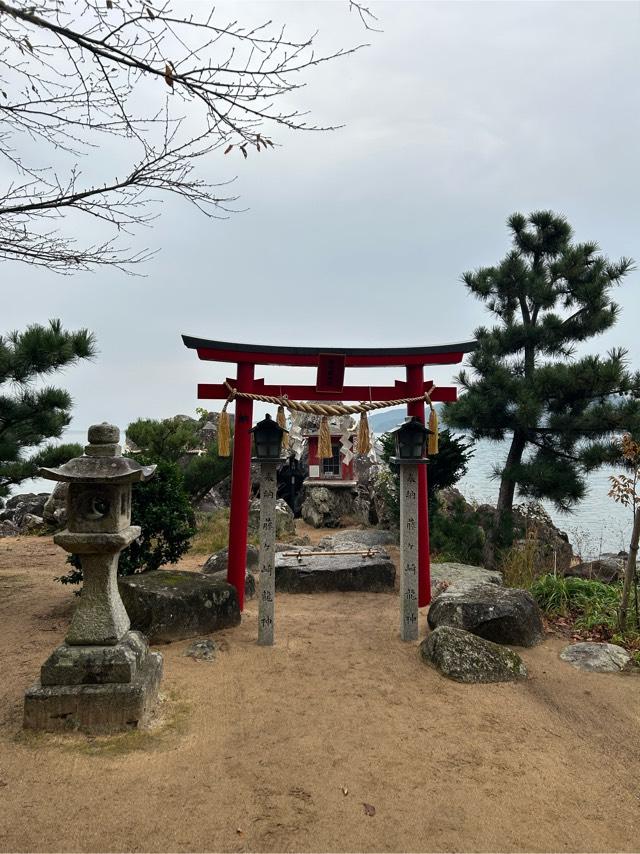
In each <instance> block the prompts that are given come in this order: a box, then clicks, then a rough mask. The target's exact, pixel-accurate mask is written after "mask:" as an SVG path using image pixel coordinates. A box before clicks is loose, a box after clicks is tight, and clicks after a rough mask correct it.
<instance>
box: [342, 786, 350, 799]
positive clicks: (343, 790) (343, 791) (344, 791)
mask: <svg viewBox="0 0 640 854" xmlns="http://www.w3.org/2000/svg"><path fill="white" fill-rule="evenodd" d="M342 794H343V795H344V796H345V797H346V796H347V795H348V794H349V789H347V787H346V786H343V787H342Z"/></svg>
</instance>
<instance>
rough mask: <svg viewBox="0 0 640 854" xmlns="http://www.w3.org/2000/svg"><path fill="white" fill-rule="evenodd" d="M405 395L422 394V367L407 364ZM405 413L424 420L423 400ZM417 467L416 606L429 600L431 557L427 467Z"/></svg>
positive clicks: (415, 395) (415, 403) (408, 406)
mask: <svg viewBox="0 0 640 854" xmlns="http://www.w3.org/2000/svg"><path fill="white" fill-rule="evenodd" d="M406 371H407V397H420V395H422V394H424V367H423V366H422V365H407V367H406ZM407 415H412V416H417V417H418V418H419V419H420V421H421V422H422V424H424V423H425V421H424V402H423V401H422V400H416V401H414V402H413V403H408V404H407ZM417 469H418V607H419V608H424V607H425V606H426V605H428V604H429V602H431V558H430V556H429V503H428V500H427V467H426V465H423V466H417Z"/></svg>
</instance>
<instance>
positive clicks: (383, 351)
mask: <svg viewBox="0 0 640 854" xmlns="http://www.w3.org/2000/svg"><path fill="white" fill-rule="evenodd" d="M182 340H183V341H184V344H185V346H186V347H188V348H189V349H191V350H197V352H198V357H199V358H200V359H205V360H208V361H213V362H250V363H252V364H256V365H293V366H306V367H316V366H317V365H318V362H319V360H320V357H322V356H330V355H336V356H340V357H344V364H345V366H346V367H349V368H357V367H360V368H364V367H382V366H392V365H452V364H455V363H456V362H461V361H462V358H463V356H464V354H465V353H470V352H471V351H472V350H475V348H476V341H474V340H471V341H462V342H460V343H457V344H437V345H432V346H429V347H343V348H341V347H285V346H281V345H274V346H269V345H262V344H238V343H231V342H228V341H211V340H210V339H208V338H193V337H191V336H190V335H183V336H182Z"/></svg>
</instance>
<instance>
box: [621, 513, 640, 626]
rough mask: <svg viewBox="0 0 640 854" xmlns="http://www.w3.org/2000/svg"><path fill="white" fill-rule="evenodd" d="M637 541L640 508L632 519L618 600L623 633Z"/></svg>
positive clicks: (634, 565) (638, 537) (639, 532)
mask: <svg viewBox="0 0 640 854" xmlns="http://www.w3.org/2000/svg"><path fill="white" fill-rule="evenodd" d="M638 541H640V507H637V508H636V512H635V516H634V518H633V532H632V534H631V545H630V546H629V557H628V558H627V566H626V569H625V572H624V585H623V587H622V598H621V600H620V614H619V626H620V631H621V632H624V631H625V629H626V626H627V612H628V610H629V596H630V595H631V584H632V582H633V577H634V575H635V572H636V558H637V556H638Z"/></svg>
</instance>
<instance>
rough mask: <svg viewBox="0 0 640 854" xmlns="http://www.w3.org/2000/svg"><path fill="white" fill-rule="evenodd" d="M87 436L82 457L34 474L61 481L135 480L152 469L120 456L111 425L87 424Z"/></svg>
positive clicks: (117, 432)
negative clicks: (86, 443) (87, 439)
mask: <svg viewBox="0 0 640 854" xmlns="http://www.w3.org/2000/svg"><path fill="white" fill-rule="evenodd" d="M88 437H89V444H88V445H86V446H85V449H84V456H82V457H75V458H74V459H72V460H69V462H67V463H65V464H64V465H63V466H60V467H59V468H41V469H39V472H38V473H39V474H40V475H41V476H42V477H44V478H47V480H57V481H62V482H64V483H137V482H139V481H144V480H148V479H149V478H150V477H151V476H152V475H153V473H154V471H155V470H156V467H155V466H142V465H140V463H138V462H136V460H131V459H129V458H128V457H123V456H122V448H121V447H120V445H119V444H118V441H119V439H120V430H119V429H118V428H117V427H115V426H114V425H113V424H107V423H103V424H94V425H93V426H92V427H89V433H88Z"/></svg>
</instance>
